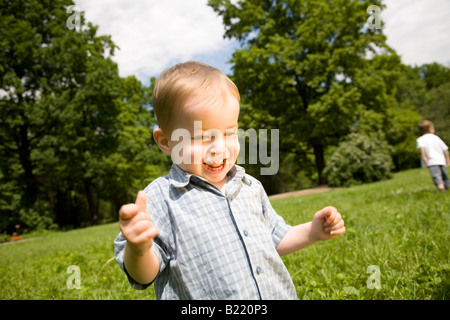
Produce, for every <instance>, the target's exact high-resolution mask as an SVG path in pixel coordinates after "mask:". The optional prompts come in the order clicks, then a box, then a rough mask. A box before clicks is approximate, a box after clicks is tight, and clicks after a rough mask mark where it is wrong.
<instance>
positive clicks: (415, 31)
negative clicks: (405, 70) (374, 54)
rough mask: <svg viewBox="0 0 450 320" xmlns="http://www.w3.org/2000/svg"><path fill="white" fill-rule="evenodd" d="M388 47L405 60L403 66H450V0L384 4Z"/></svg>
mask: <svg viewBox="0 0 450 320" xmlns="http://www.w3.org/2000/svg"><path fill="white" fill-rule="evenodd" d="M383 3H384V4H386V6H387V8H386V9H385V10H384V11H382V13H381V18H382V20H383V21H384V22H385V26H384V30H383V31H384V34H386V35H387V37H388V40H387V43H388V44H389V45H390V46H391V47H392V48H394V49H395V50H396V51H397V53H398V54H400V55H401V56H402V62H403V63H405V64H409V65H420V64H424V63H430V62H439V63H442V64H450V36H449V30H450V19H448V15H449V13H450V1H449V0H426V1H424V0H384V1H383Z"/></svg>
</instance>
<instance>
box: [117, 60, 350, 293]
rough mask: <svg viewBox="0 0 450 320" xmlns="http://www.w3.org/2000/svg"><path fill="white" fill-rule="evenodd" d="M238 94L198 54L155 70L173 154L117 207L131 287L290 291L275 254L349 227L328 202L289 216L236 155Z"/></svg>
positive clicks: (165, 141) (164, 139)
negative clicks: (298, 218)
mask: <svg viewBox="0 0 450 320" xmlns="http://www.w3.org/2000/svg"><path fill="white" fill-rule="evenodd" d="M239 102H240V96H239V92H238V90H237V88H236V86H235V85H234V83H233V82H232V81H231V80H230V79H229V78H228V77H226V76H225V75H224V74H223V73H222V72H221V71H220V70H218V69H216V68H213V67H210V66H208V65H205V64H203V63H199V62H186V63H183V64H179V65H176V66H174V67H172V68H169V69H167V70H165V71H164V72H163V73H162V74H161V75H160V76H159V77H158V79H157V81H156V84H155V89H154V97H153V104H154V108H155V112H156V117H157V120H158V125H159V127H158V128H157V129H155V130H154V132H153V135H154V138H155V141H156V143H157V144H158V146H159V148H160V149H161V150H162V151H163V152H164V153H165V154H167V155H171V157H172V160H173V162H174V164H172V168H171V171H170V173H169V174H168V175H167V176H165V177H160V178H158V179H155V180H154V181H153V182H152V183H150V184H149V185H148V186H147V188H145V190H144V191H145V192H142V191H140V192H139V193H138V196H137V199H136V203H134V204H127V205H124V206H122V208H121V209H120V211H119V215H120V218H119V225H120V229H121V233H120V234H119V235H118V237H117V238H116V240H115V254H116V260H117V262H118V263H119V265H120V267H121V268H122V269H123V270H124V271H125V273H126V275H127V277H128V280H129V282H130V284H131V285H132V286H133V287H134V288H136V289H145V288H146V287H148V286H149V285H150V284H151V283H153V282H154V283H155V293H156V296H157V298H158V299H296V298H297V295H296V290H295V286H294V284H293V282H292V279H291V278H290V275H289V272H288V270H287V269H286V267H285V266H284V264H283V262H282V260H281V258H280V256H282V255H286V254H289V253H292V252H295V251H297V250H300V249H302V248H304V247H306V246H308V245H311V244H313V243H314V242H316V241H318V240H327V239H331V238H334V237H336V236H338V235H341V234H343V233H344V232H345V227H344V221H343V219H342V217H341V215H340V214H339V213H338V212H337V210H336V208H334V207H326V208H324V209H322V210H320V211H318V212H317V213H316V214H315V215H314V218H313V220H312V221H311V222H308V223H305V224H301V225H298V226H294V227H291V226H289V225H287V224H286V223H285V221H284V220H283V218H282V217H280V216H279V215H278V214H277V213H276V212H275V210H274V209H273V208H272V206H271V204H270V202H269V199H268V197H267V194H266V193H265V191H264V188H263V187H262V185H261V183H260V182H259V181H258V180H256V179H255V178H253V177H251V176H250V175H248V174H246V173H245V172H244V169H243V168H242V167H239V166H237V165H235V162H236V159H237V155H238V153H239V142H238V138H237V129H238V116H239V110H240V105H239ZM199 124H201V125H199ZM187 136H188V138H186V137H187Z"/></svg>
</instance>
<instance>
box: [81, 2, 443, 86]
mask: <svg viewBox="0 0 450 320" xmlns="http://www.w3.org/2000/svg"><path fill="white" fill-rule="evenodd" d="M74 2H75V4H76V5H77V6H78V7H79V8H80V9H81V10H82V11H84V12H85V17H86V19H87V20H88V21H90V22H92V23H94V24H96V25H98V26H99V30H98V34H101V35H103V34H108V35H111V37H112V40H113V41H114V43H115V44H116V45H117V46H119V48H120V50H116V52H115V56H114V57H113V58H112V59H113V60H114V61H115V62H117V64H118V66H119V73H120V75H121V76H122V77H125V76H129V75H135V76H136V77H137V78H138V79H139V80H140V81H141V82H143V83H144V84H145V85H148V83H149V79H150V78H151V77H154V76H157V75H158V74H159V73H160V72H161V71H162V70H163V69H165V68H167V67H169V66H172V65H173V64H175V63H179V62H184V61H187V60H198V61H202V62H205V63H208V64H210V65H212V66H215V67H217V68H219V69H221V70H222V71H223V72H224V73H226V74H231V73H232V70H231V65H230V64H229V63H228V61H229V60H230V58H231V56H232V54H233V52H234V50H235V49H236V48H238V47H239V44H238V42H237V41H235V40H229V39H224V37H223V34H224V27H223V25H222V18H221V17H220V16H218V15H217V14H216V13H215V12H214V11H213V10H212V9H211V8H210V7H208V6H207V0H129V1H124V0H74ZM383 3H384V4H386V6H387V8H386V9H385V10H383V11H382V12H381V19H382V20H383V22H384V23H385V25H384V26H383V32H384V34H386V35H387V38H388V40H387V43H388V44H389V45H390V46H391V47H392V48H394V49H395V51H396V52H397V53H398V54H400V56H401V57H402V62H403V63H405V64H408V65H421V64H424V63H431V62H439V63H441V64H446V65H450V31H449V30H450V19H448V15H449V13H450V0H383ZM367 18H369V14H367Z"/></svg>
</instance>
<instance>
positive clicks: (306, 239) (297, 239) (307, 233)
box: [277, 222, 317, 256]
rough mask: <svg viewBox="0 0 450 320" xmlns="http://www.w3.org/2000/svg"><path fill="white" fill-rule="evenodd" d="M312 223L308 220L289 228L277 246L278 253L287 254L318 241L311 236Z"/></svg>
mask: <svg viewBox="0 0 450 320" xmlns="http://www.w3.org/2000/svg"><path fill="white" fill-rule="evenodd" d="M311 224H312V223H311V222H307V223H304V224H300V225H298V226H295V227H292V228H291V229H289V231H288V232H287V233H286V235H285V236H284V237H283V239H281V241H280V243H279V244H278V246H277V252H278V254H279V255H280V256H285V255H288V254H291V253H294V252H296V251H298V250H300V249H303V248H306V247H307V246H310V245H312V244H313V243H315V242H317V240H316V239H314V238H313V237H312V236H311Z"/></svg>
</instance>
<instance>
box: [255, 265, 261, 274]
mask: <svg viewBox="0 0 450 320" xmlns="http://www.w3.org/2000/svg"><path fill="white" fill-rule="evenodd" d="M260 273H261V268H260V267H259V266H258V267H256V274H260Z"/></svg>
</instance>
